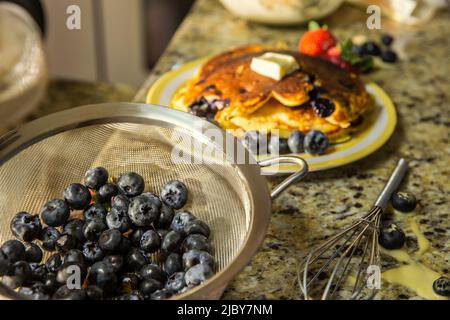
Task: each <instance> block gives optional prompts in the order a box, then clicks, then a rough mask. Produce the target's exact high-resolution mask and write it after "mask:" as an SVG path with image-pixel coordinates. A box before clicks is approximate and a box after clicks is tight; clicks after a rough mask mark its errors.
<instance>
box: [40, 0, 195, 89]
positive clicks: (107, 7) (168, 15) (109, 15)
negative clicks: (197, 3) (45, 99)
mask: <svg viewBox="0 0 450 320" xmlns="http://www.w3.org/2000/svg"><path fill="white" fill-rule="evenodd" d="M41 1H42V3H43V6H44V9H45V12H46V20H47V21H46V22H47V25H48V28H47V29H48V32H47V43H46V49H47V52H48V56H49V66H50V73H51V75H52V76H54V77H58V78H65V79H76V80H83V81H106V82H118V83H126V84H129V85H133V86H139V85H140V84H141V83H142V82H143V81H144V79H145V78H146V76H147V74H148V73H149V72H150V70H151V68H152V67H153V65H154V64H155V62H156V61H157V59H158V58H159V56H160V55H161V54H162V52H163V51H164V49H165V48H166V46H167V44H168V42H169V40H170V38H171V37H172V35H173V33H174V32H175V30H176V29H177V27H178V25H179V24H180V23H181V21H182V20H183V18H184V16H185V15H186V14H187V12H188V10H189V9H190V7H191V5H192V4H193V2H194V0H164V1H160V0H127V1H123V0H41ZM70 5H77V6H79V8H80V16H81V29H80V30H76V29H75V30H69V29H67V28H66V27H65V25H66V19H67V18H68V16H69V14H67V13H66V9H67V8H68V7H69V6H70Z"/></svg>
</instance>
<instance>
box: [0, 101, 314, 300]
mask: <svg viewBox="0 0 450 320" xmlns="http://www.w3.org/2000/svg"><path fill="white" fill-rule="evenodd" d="M211 129H214V130H215V131H214V132H215V133H216V139H215V141H212V140H211V139H209V138H207V135H205V132H206V131H208V130H211ZM181 132H182V134H180V133H181ZM217 132H219V133H220V135H221V137H217ZM187 137H189V138H193V139H186V138H187ZM217 138H221V139H217ZM192 141H194V142H195V143H194V144H192ZM227 141H228V142H227ZM229 141H236V140H235V139H234V138H233V137H232V136H230V135H228V134H227V133H225V132H224V131H222V130H218V128H217V127H216V126H214V125H213V124H211V123H209V122H207V121H204V120H202V119H200V118H197V117H194V116H192V115H189V114H187V113H183V112H179V111H175V110H173V109H169V108H165V107H159V106H149V105H144V104H132V103H113V104H101V105H92V106H85V107H80V108H76V109H70V110H67V111H63V112H59V113H56V114H53V115H50V116H47V117H44V118H41V119H39V120H36V121H33V122H31V123H29V124H27V125H25V126H23V127H22V128H20V129H18V130H16V131H14V132H11V133H10V134H8V135H7V136H4V137H2V138H1V139H0V213H1V219H0V243H3V242H4V241H6V240H7V239H10V238H12V234H11V232H10V230H9V222H10V220H11V218H12V216H13V215H14V214H15V213H17V212H18V211H22V210H25V211H28V212H31V213H39V212H40V209H41V207H42V205H43V204H44V203H45V202H46V201H47V200H48V199H51V198H58V197H61V196H62V195H61V194H62V190H63V189H64V188H65V187H66V186H67V185H68V184H70V183H72V182H82V181H81V179H82V178H83V175H84V172H85V171H86V170H87V169H88V168H90V167H93V166H97V165H98V166H104V167H106V168H107V169H108V171H109V172H110V174H111V176H113V177H117V176H118V175H119V174H120V173H121V172H124V171H135V172H138V173H139V174H141V175H142V176H143V177H144V179H145V182H146V191H154V192H156V193H159V190H160V189H161V187H162V186H163V185H164V183H165V182H167V181H168V180H171V179H179V180H181V181H184V182H185V183H186V185H187V186H188V188H189V192H190V194H189V201H188V203H187V204H186V206H185V207H184V208H183V209H186V210H189V211H192V212H193V213H194V214H195V215H196V216H198V217H199V218H200V219H202V220H204V221H205V222H207V223H208V224H209V225H210V227H211V230H212V238H211V242H212V245H213V248H214V256H215V258H216V261H217V270H216V271H217V273H216V274H215V276H214V277H213V278H211V279H210V280H209V281H207V282H206V283H205V284H203V285H202V286H198V287H196V288H194V289H192V290H190V291H188V292H186V293H184V294H182V295H180V296H178V297H180V298H190V299H204V298H218V297H220V295H221V294H222V292H223V290H224V288H225V286H226V285H227V283H228V282H229V281H230V280H231V279H232V278H233V277H234V276H235V275H236V274H237V273H238V272H239V271H240V270H241V269H242V268H243V267H244V266H245V265H246V264H247V263H248V261H249V260H250V259H251V257H252V256H253V254H254V253H255V252H256V250H257V249H258V247H259V245H260V243H261V242H262V240H263V238H264V235H265V232H266V229H267V226H268V222H269V217H270V212H271V199H270V194H269V190H268V189H267V184H266V181H265V180H264V178H263V177H262V176H261V175H260V167H259V165H261V166H266V165H271V164H274V163H277V162H296V163H300V164H302V170H301V171H300V172H298V173H296V174H294V175H293V176H290V177H289V178H288V179H286V181H284V183H282V184H281V185H280V186H279V187H278V188H276V190H273V192H272V196H276V195H278V194H279V193H280V192H281V191H282V190H283V189H284V188H285V187H287V185H288V184H290V183H292V182H293V181H296V180H298V179H300V178H301V177H303V176H304V174H306V172H307V166H306V163H305V162H304V161H303V160H302V159H300V158H295V157H282V158H278V159H268V160H264V162H263V163H260V164H259V165H258V164H256V161H254V159H253V158H252V156H251V155H250V154H249V153H248V152H247V150H246V149H245V148H244V147H243V146H242V145H241V144H240V143H235V144H234V146H233V147H231V148H230V147H229V144H228V143H229ZM174 148H176V149H175V150H177V152H179V153H180V152H181V154H183V156H184V159H185V160H187V159H188V157H190V161H174V158H173V157H172V152H173V150H174ZM205 150H206V151H205ZM211 151H214V152H211ZM236 154H245V156H246V159H248V161H247V163H249V162H250V163H253V164H236V163H235V162H236V161H233V160H232V159H236ZM199 155H202V156H203V158H202V159H203V160H204V161H203V162H202V163H200V161H199ZM224 159H226V161H224ZM72 214H73V215H74V214H76V212H74V213H72ZM2 292H3V294H4V296H6V297H17V296H16V295H14V292H12V291H11V290H8V289H6V288H4V287H3V286H0V293H2Z"/></svg>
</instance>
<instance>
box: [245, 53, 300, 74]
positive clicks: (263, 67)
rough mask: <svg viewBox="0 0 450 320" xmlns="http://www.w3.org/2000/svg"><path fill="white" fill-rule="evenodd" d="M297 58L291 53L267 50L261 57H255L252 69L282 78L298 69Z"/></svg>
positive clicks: (251, 65)
mask: <svg viewBox="0 0 450 320" xmlns="http://www.w3.org/2000/svg"><path fill="white" fill-rule="evenodd" d="M298 68H299V65H298V63H297V60H295V58H294V57H293V56H291V55H288V54H282V53H276V52H266V53H264V54H263V55H261V56H259V57H254V58H253V59H252V62H251V64H250V69H252V70H253V71H255V72H256V73H259V74H260V75H263V76H265V77H269V78H272V79H275V80H281V79H282V78H283V77H284V76H285V75H288V74H289V73H292V72H293V71H295V70H297V69H298Z"/></svg>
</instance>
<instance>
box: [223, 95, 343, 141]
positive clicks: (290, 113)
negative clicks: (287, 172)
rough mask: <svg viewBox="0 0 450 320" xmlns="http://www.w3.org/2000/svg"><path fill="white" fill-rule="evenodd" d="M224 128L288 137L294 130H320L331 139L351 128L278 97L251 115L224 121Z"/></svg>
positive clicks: (340, 136) (305, 106)
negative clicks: (274, 133) (283, 102)
mask: <svg viewBox="0 0 450 320" xmlns="http://www.w3.org/2000/svg"><path fill="white" fill-rule="evenodd" d="M222 124H223V127H224V129H241V130H242V131H243V132H245V131H250V130H257V131H263V132H267V133H269V132H274V131H276V134H277V135H279V136H281V137H286V138H287V135H289V133H290V132H291V131H293V130H300V131H303V132H308V131H310V130H319V131H322V132H323V133H325V134H326V135H327V136H328V137H329V139H330V140H331V141H337V140H340V139H341V138H342V136H344V135H345V134H348V133H349V130H348V129H346V128H342V127H340V126H338V125H335V124H332V123H330V122H328V121H327V120H325V119H324V118H320V117H318V116H317V115H316V114H315V112H314V111H313V110H312V108H311V107H309V106H308V105H303V106H300V107H294V108H293V107H286V106H285V105H283V104H282V103H280V102H279V101H278V100H276V99H270V100H269V101H268V102H267V103H266V104H264V106H263V107H261V108H259V109H258V110H257V111H255V112H254V113H252V114H250V115H241V116H236V117H233V118H232V119H230V120H229V121H228V122H225V121H222Z"/></svg>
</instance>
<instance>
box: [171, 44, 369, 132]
mask: <svg viewBox="0 0 450 320" xmlns="http://www.w3.org/2000/svg"><path fill="white" fill-rule="evenodd" d="M268 51H271V52H280V53H285V54H290V55H292V56H294V57H295V58H296V60H297V63H298V64H299V66H300V68H299V69H298V70H296V71H294V72H293V73H291V74H289V75H287V76H285V77H284V78H283V79H281V80H280V81H276V80H274V79H272V78H269V77H265V76H262V75H260V74H258V73H256V72H254V71H253V70H251V68H250V63H251V60H252V58H253V57H256V56H259V55H262V54H264V53H265V52H268ZM315 87H319V88H320V97H321V98H326V99H329V100H331V101H332V102H333V104H334V106H335V111H334V112H333V113H332V114H331V115H330V116H328V117H326V118H321V117H320V116H319V115H317V114H316V113H315V112H314V111H313V109H312V108H311V106H310V102H311V101H310V95H311V94H312V90H313V89H314V88H315ZM202 97H203V98H206V99H207V100H211V99H219V100H223V101H226V104H225V105H226V106H225V107H224V108H222V109H221V110H219V111H218V112H217V113H216V115H215V117H214V119H215V120H216V121H217V122H218V123H219V124H220V125H221V126H222V127H223V128H226V129H227V128H241V129H243V130H267V129H269V130H274V129H299V130H302V131H309V130H311V129H316V130H321V131H323V132H324V133H327V134H330V135H331V134H334V133H337V132H338V131H339V128H348V127H350V125H351V122H352V121H353V120H355V119H357V118H358V117H359V116H360V115H361V114H362V113H363V112H364V110H365V109H366V107H367V105H368V102H369V96H368V94H367V92H366V91H365V87H364V84H363V83H362V81H361V80H360V79H359V77H358V76H357V75H356V74H353V73H350V72H349V71H347V70H344V69H341V68H340V67H338V66H335V65H334V64H332V63H330V62H328V61H325V60H323V59H320V58H317V57H312V56H307V55H302V54H300V53H298V52H294V51H286V50H268V49H266V48H264V47H263V46H259V45H251V46H247V47H243V48H237V49H234V50H231V51H228V52H225V53H222V54H219V55H217V56H215V57H213V58H211V59H210V60H208V61H207V62H206V63H205V64H204V65H203V66H202V67H201V68H200V69H199V71H198V73H197V75H196V76H195V77H194V78H193V79H192V80H190V81H189V82H188V83H187V84H186V85H184V86H183V87H182V88H181V89H180V90H179V91H178V92H177V93H176V94H175V96H174V98H173V100H172V105H173V106H174V107H176V108H178V109H181V110H185V111H187V109H188V106H189V105H191V104H192V103H194V102H195V101H198V100H199V99H200V98H202Z"/></svg>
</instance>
